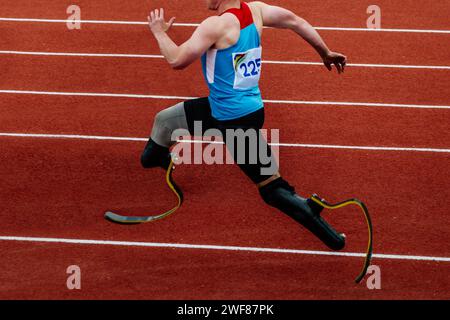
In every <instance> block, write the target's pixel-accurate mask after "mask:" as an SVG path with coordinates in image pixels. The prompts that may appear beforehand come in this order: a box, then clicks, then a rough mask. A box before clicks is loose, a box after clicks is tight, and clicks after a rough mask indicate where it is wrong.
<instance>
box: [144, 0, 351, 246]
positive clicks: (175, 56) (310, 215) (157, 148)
mask: <svg viewBox="0 0 450 320" xmlns="http://www.w3.org/2000/svg"><path fill="white" fill-rule="evenodd" d="M206 3H207V5H208V9H210V10H214V11H217V12H218V14H219V15H217V16H213V17H209V18H207V19H206V20H204V21H203V22H202V23H201V24H200V25H199V27H198V28H197V29H196V30H195V32H194V33H193V34H192V36H191V38H190V39H189V40H187V41H186V42H185V43H183V44H182V45H180V46H178V45H177V44H175V43H174V42H173V41H172V40H171V38H170V37H169V36H168V34H167V31H168V30H169V29H170V27H171V26H172V24H173V22H174V18H172V19H170V21H169V22H166V21H165V20H164V10H163V9H159V10H154V11H152V12H150V16H149V17H148V21H149V26H150V30H151V32H152V33H153V35H154V37H155V38H156V40H157V42H158V44H159V48H160V50H161V53H162V54H163V55H164V57H165V58H166V60H167V62H168V63H169V64H170V65H171V66H172V67H173V68H174V69H183V68H185V67H187V66H188V65H190V64H191V63H193V62H194V61H196V60H197V59H199V58H201V62H202V67H203V73H204V76H205V80H206V82H207V84H208V87H209V91H210V94H209V97H206V98H201V99H195V100H189V101H185V102H181V103H178V104H176V105H174V106H172V107H170V108H168V109H165V110H163V111H161V112H159V113H158V114H157V115H156V118H155V121H154V125H153V129H152V133H151V137H150V139H149V141H148V143H147V145H146V147H145V150H144V152H143V154H142V157H141V162H142V165H143V166H144V167H145V168H152V167H163V168H166V169H167V167H168V166H169V163H170V152H169V148H170V147H171V146H172V145H173V144H174V143H175V141H172V140H171V136H172V132H173V131H174V130H176V129H187V130H189V132H190V133H191V134H192V135H193V134H194V122H195V121H201V122H202V127H203V129H204V130H207V129H209V128H216V129H218V130H220V132H222V134H223V137H224V141H225V143H226V144H227V146H228V147H229V148H230V145H229V143H230V141H227V139H226V138H225V131H226V130H227V129H243V130H247V129H255V130H259V129H261V128H262V126H263V124H264V107H263V101H262V98H261V93H260V90H259V86H258V82H259V78H260V73H261V50H262V48H261V41H260V38H261V34H262V32H263V26H267V27H274V28H280V29H290V30H293V31H294V32H296V33H297V34H298V35H299V36H301V37H302V38H303V39H305V40H306V41H307V42H308V43H309V44H310V45H311V46H313V47H314V49H316V51H317V52H318V53H319V55H320V56H321V58H322V60H323V63H324V64H325V66H326V67H327V68H328V69H329V70H331V69H332V65H335V66H336V69H337V71H338V73H342V72H343V71H344V67H345V64H346V57H345V56H344V55H342V54H339V53H335V52H332V51H330V50H329V49H328V47H327V46H326V44H325V43H324V41H323V40H322V38H321V37H320V35H319V34H318V33H317V32H316V30H315V29H314V28H313V27H312V26H311V25H310V24H309V23H308V22H306V21H305V20H303V19H302V18H300V17H298V16H297V15H295V14H294V13H292V12H291V11H289V10H286V9H283V8H280V7H277V6H271V5H267V4H265V3H263V2H260V1H255V2H251V3H248V4H247V3H245V2H241V1H240V0H207V1H206ZM248 143H250V142H247V144H248ZM257 143H258V144H264V143H266V141H265V140H264V138H262V136H261V135H259V136H258V141H257ZM248 148H249V146H248V145H246V149H247V150H248ZM269 150H270V148H269ZM230 151H231V150H230ZM232 153H233V152H232ZM233 154H234V156H235V157H236V153H233ZM235 160H236V159H235ZM238 165H239V167H240V168H241V169H242V171H243V172H244V173H245V174H246V175H247V176H248V177H249V178H250V179H251V180H252V181H253V182H254V183H255V184H256V186H257V187H258V188H259V193H260V195H261V197H262V198H263V200H264V201H265V202H266V203H267V204H269V205H270V206H272V207H275V208H277V209H279V210H281V211H282V212H284V213H285V214H287V215H289V216H290V217H292V218H293V219H294V220H296V221H297V222H299V223H300V224H302V225H303V226H304V227H305V228H307V229H308V230H309V231H311V232H312V233H313V234H314V235H315V236H317V237H318V238H319V239H320V240H321V241H322V242H323V243H324V244H325V245H327V246H328V247H329V248H330V249H332V250H341V249H343V248H344V246H345V236H344V235H343V234H340V233H337V232H336V231H335V230H334V229H333V228H332V227H331V226H330V225H329V224H328V223H327V222H326V221H325V220H324V219H323V218H322V217H321V216H320V212H321V210H322V209H323V208H322V207H321V206H320V205H318V204H316V203H315V202H314V201H312V200H311V199H304V198H302V197H300V196H299V195H297V194H296V193H295V190H294V188H293V187H292V186H290V185H289V184H288V183H287V182H286V181H285V180H284V179H283V178H282V177H281V176H280V174H279V172H278V171H276V172H274V174H273V175H271V176H267V175H263V174H262V171H261V169H262V168H263V167H264V165H263V164H262V163H261V162H260V161H258V163H256V164H254V163H250V161H247V162H246V163H238Z"/></svg>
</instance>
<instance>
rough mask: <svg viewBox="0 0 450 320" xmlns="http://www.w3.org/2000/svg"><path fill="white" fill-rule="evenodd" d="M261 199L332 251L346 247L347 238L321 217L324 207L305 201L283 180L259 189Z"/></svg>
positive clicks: (277, 180)
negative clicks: (302, 227)
mask: <svg viewBox="0 0 450 320" xmlns="http://www.w3.org/2000/svg"><path fill="white" fill-rule="evenodd" d="M259 192H260V194H261V197H262V198H263V200H264V201H265V202H266V203H267V204H268V205H270V206H272V207H275V208H277V209H279V210H281V211H282V212H284V213H285V214H287V215H288V216H290V217H291V218H293V219H294V220H295V221H297V222H298V223H300V224H301V225H303V226H304V227H305V228H306V229H308V230H309V231H311V232H312V233H313V234H314V235H315V236H316V237H318V238H319V239H320V240H321V241H322V242H323V243H324V244H325V245H326V246H328V247H329V248H330V249H332V250H341V249H343V248H344V246H345V237H344V236H343V235H342V234H339V233H337V232H336V230H334V229H333V228H332V227H331V226H330V225H329V224H328V223H327V222H326V221H325V220H324V219H323V218H322V217H321V216H320V212H321V211H322V209H323V207H322V206H320V205H319V204H317V203H315V202H314V201H312V200H311V199H304V198H302V197H300V196H298V195H297V194H296V193H295V189H294V188H293V187H292V186H290V185H289V184H288V183H287V182H286V181H284V180H283V179H282V178H278V179H276V180H274V181H272V182H270V183H269V184H268V185H266V186H264V187H262V188H260V189H259Z"/></svg>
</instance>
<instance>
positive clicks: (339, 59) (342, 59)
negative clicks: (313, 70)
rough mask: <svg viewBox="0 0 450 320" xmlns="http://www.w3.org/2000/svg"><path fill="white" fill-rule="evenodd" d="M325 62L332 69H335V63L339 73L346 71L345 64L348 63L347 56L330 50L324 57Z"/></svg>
mask: <svg viewBox="0 0 450 320" xmlns="http://www.w3.org/2000/svg"><path fill="white" fill-rule="evenodd" d="M323 64H324V65H325V67H327V69H328V70H330V71H331V70H332V69H333V67H332V65H333V64H334V65H335V66H336V69H337V71H338V73H339V74H341V73H342V72H344V69H345V65H346V64H347V57H346V56H344V55H343V54H340V53H337V52H330V53H329V54H327V55H326V57H324V58H323Z"/></svg>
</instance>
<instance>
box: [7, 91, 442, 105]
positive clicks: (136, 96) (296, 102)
mask: <svg viewBox="0 0 450 320" xmlns="http://www.w3.org/2000/svg"><path fill="white" fill-rule="evenodd" d="M0 93H5V94H31V95H51V96H82V97H111V98H134V99H165V100H189V99H195V98H198V97H184V96H166V95H148V94H128V93H95V92H61V91H59V92H54V91H30V90H0ZM263 101H264V102H265V103H268V104H282V105H283V104H293V105H319V106H347V107H349V106H353V107H387V108H416V109H450V106H446V105H422V104H398V103H370V102H340V101H304V100H263Z"/></svg>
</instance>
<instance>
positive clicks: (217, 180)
mask: <svg viewBox="0 0 450 320" xmlns="http://www.w3.org/2000/svg"><path fill="white" fill-rule="evenodd" d="M167 2H168V3H167ZM277 2H279V1H273V3H277ZM280 3H281V2H280ZM282 3H283V5H284V6H287V7H289V8H291V9H293V10H295V11H296V12H298V13H299V14H301V15H302V16H303V17H305V18H306V19H308V20H310V22H311V23H312V24H313V25H314V26H317V27H322V28H324V27H325V28H327V27H332V30H321V34H322V35H323V37H324V38H325V39H326V41H327V42H328V43H329V44H330V46H331V47H332V48H333V49H334V50H337V51H343V52H344V53H346V54H347V55H348V56H349V58H350V63H351V64H352V63H353V64H356V65H357V66H349V67H348V69H347V71H346V73H345V74H344V75H343V76H338V75H337V74H335V73H333V74H331V73H329V72H327V71H326V70H325V69H324V68H322V67H320V66H316V65H309V64H306V65H295V64H294V65H292V64H286V62H293V61H296V62H307V63H311V62H318V59H317V57H316V56H315V55H314V53H313V51H312V50H311V49H310V48H309V47H308V46H307V45H305V44H304V43H303V42H302V41H301V40H297V39H296V37H295V36H294V35H292V34H289V33H288V32H286V31H284V32H283V31H278V30H270V29H268V30H265V31H264V35H263V37H264V40H263V45H264V48H265V53H264V60H266V61H276V62H277V63H266V64H264V75H263V79H262V83H261V87H262V91H263V94H264V99H265V100H268V101H269V102H268V103H266V106H267V108H266V110H267V111H266V112H267V113H266V114H267V121H266V127H267V128H280V129H281V130H280V139H281V142H282V143H286V144H289V145H288V146H282V147H281V169H282V173H283V175H284V176H285V177H286V178H287V179H288V180H289V181H291V182H292V183H293V184H295V185H296V186H297V191H298V192H299V193H301V194H303V195H310V194H312V193H319V194H320V195H321V196H323V197H325V198H326V199H327V200H329V201H331V202H332V201H339V200H342V199H345V198H349V197H352V196H358V197H359V198H361V199H363V200H364V201H365V202H366V203H367V205H368V207H369V209H370V211H371V213H372V216H373V222H374V226H375V230H376V232H375V246H374V251H375V254H377V256H375V258H374V260H373V263H374V264H376V265H378V266H380V268H381V272H382V290H378V291H370V290H368V289H367V288H366V287H365V285H364V283H362V284H361V285H355V284H354V283H353V281H352V280H353V278H354V277H355V276H356V274H357V273H358V271H359V268H360V267H361V265H362V258H361V257H352V256H345V255H326V254H327V253H328V251H327V250H326V248H324V247H323V246H322V244H321V243H320V242H318V241H317V240H316V239H314V238H313V237H312V236H310V235H309V234H307V233H306V232H304V231H303V230H302V229H301V228H299V226H298V225H296V224H295V223H293V222H292V221H291V220H289V219H288V218H287V217H285V216H284V215H281V214H278V213H277V212H275V211H274V210H271V209H270V208H268V207H267V206H266V205H265V204H264V203H263V202H262V200H260V199H259V197H258V195H257V192H256V190H255V188H254V187H253V186H252V185H251V184H250V183H249V182H248V181H247V180H245V178H244V177H243V175H242V173H241V172H240V171H239V170H238V169H237V167H234V166H206V165H204V166H195V165H185V166H180V167H178V168H177V170H176V171H175V176H176V180H177V182H178V183H179V184H180V185H181V186H182V188H183V190H184V192H185V197H186V201H185V204H184V206H183V207H182V208H181V209H180V210H179V211H178V212H177V213H176V214H174V215H173V216H171V217H170V218H168V219H166V220H163V221H159V222H157V223H155V224H147V225H142V226H132V227H123V226H117V225H113V224H110V223H107V222H106V221H104V220H103V212H104V211H105V209H111V208H112V209H121V210H123V211H124V212H130V213H136V214H138V213H141V212H143V211H144V212H147V211H149V212H153V211H154V212H159V211H161V210H164V209H166V208H167V206H169V205H171V204H172V202H173V201H174V199H173V197H172V195H171V194H170V192H169V191H168V190H167V189H166V188H165V186H164V185H162V184H161V181H162V179H163V172H157V171H144V170H143V169H141V168H140V167H139V154H140V151H141V150H142V148H143V145H144V143H145V142H144V140H145V138H146V137H147V136H148V134H149V131H150V127H151V123H152V119H153V117H154V115H155V114H156V112H157V111H158V110H160V109H162V108H163V107H166V106H168V105H171V104H173V103H175V102H177V101H179V99H178V98H177V97H198V96H202V95H205V94H206V92H207V91H206V88H205V85H204V84H203V82H202V78H201V74H200V70H199V64H194V65H193V66H191V67H189V68H188V69H187V70H185V71H183V72H174V71H172V70H170V68H169V67H168V66H167V65H166V63H165V62H164V61H163V60H162V59H160V58H158V57H130V56H128V57H117V56H116V57H108V56H96V57H94V56H88V55H83V54H81V55H79V56H70V55H67V53H85V54H86V53H90V54H100V55H105V54H116V55H117V54H128V55H130V54H133V55H159V52H158V48H157V46H156V43H155V42H154V41H153V39H152V37H151V35H150V33H149V31H148V30H147V28H146V26H145V25H142V24H130V23H125V24H123V23H122V24H117V23H114V21H125V22H126V21H141V22H143V21H145V19H146V15H147V11H148V9H149V8H153V7H159V6H162V5H164V7H165V8H166V12H168V14H176V16H177V22H178V23H190V24H195V23H198V22H199V21H201V19H202V18H203V17H205V16H206V15H207V14H208V12H206V11H205V10H204V9H203V7H202V4H203V1H198V3H196V2H194V3H193V2H192V1H189V2H188V1H185V0H178V1H175V0H171V1H133V3H132V4H129V3H127V4H126V5H125V4H123V1H119V0H108V1H106V0H101V1H87V0H79V1H77V4H78V5H79V6H80V7H81V8H82V20H101V21H110V23H108V24H99V23H89V24H83V25H82V29H81V30H76V31H69V30H67V28H66V26H65V24H64V23H61V22H59V23H58V22H43V21H11V19H10V18H22V19H32V18H34V19H57V20H58V19H59V20H64V19H65V18H66V17H67V15H66V14H65V11H66V8H67V6H68V5H70V4H72V2H68V1H63V0H60V1H25V0H18V1H9V0H5V1H2V3H1V4H0V13H1V14H0V32H1V35H2V36H1V37H0V70H2V81H1V82H0V148H1V153H0V160H1V163H2V166H1V167H0V176H1V177H2V180H1V189H0V196H1V199H2V205H3V207H2V209H3V213H2V215H1V221H2V223H1V228H0V254H1V255H2V259H1V260H0V268H1V271H2V272H1V273H0V298H2V299H17V298H25V299H40V298H44V299H59V298H63V299H67V298H70V299H79V298H88V299H99V298H101V299H130V298H132V299H212V298H213V299H348V298H353V299H419V298H426V299H442V298H446V299H448V298H450V293H449V292H450V290H449V288H450V280H449V279H450V269H449V267H450V246H449V243H450V233H449V232H448V229H449V228H448V225H449V222H450V221H449V217H448V209H447V208H448V207H449V205H450V203H449V200H448V199H449V197H450V192H449V160H450V143H449V141H450V130H449V123H450V116H449V113H450V110H449V109H450V100H449V97H450V89H449V88H450V83H449V79H450V70H449V67H450V56H449V55H448V50H449V45H450V34H449V32H448V30H449V29H450V26H449V25H448V17H447V14H446V13H447V12H448V10H449V9H450V7H449V6H450V4H449V3H448V1H422V3H421V4H419V3H418V2H417V1H413V0H408V1H401V2H400V1H387V0H379V1H377V4H378V5H379V6H380V7H381V8H382V15H383V20H382V28H385V29H397V31H395V30H394V31H389V32H388V31H386V32H374V31H361V30H359V31H345V30H340V29H336V28H365V20H366V18H367V14H366V13H365V12H366V8H367V6H368V5H370V4H372V3H369V1H365V0H363V1H347V2H345V3H344V4H342V3H337V2H335V1H322V2H321V3H320V5H319V4H318V3H317V1H312V0H307V1H302V4H301V5H300V4H299V3H298V2H297V1H292V0H291V1H283V2H282ZM181 6H182V8H183V9H182V10H180V9H179V8H180V7H181ZM1 18H9V20H8V19H3V20H2V19H1ZM408 30H409V31H408ZM413 30H422V31H421V32H416V31H413ZM436 30H438V31H439V32H433V31H436ZM192 31H193V28H192V27H190V26H183V25H181V26H177V27H175V28H174V30H173V31H172V34H173V35H174V38H175V39H176V40H177V41H178V42H180V41H183V40H185V39H187V37H188V36H189V34H190V33H191V32H192ZM445 31H447V32H445ZM12 51H14V52H12ZM38 53H39V54H38ZM51 53H53V54H52V55H51ZM56 53H58V54H60V55H58V56H56V55H55V54H56ZM368 64H370V65H375V66H371V67H370V66H367V65H368ZM358 65H359V66H358ZM386 65H389V67H386ZM431 67H434V68H431ZM49 93H52V94H51V95H50V94H49ZM74 93H76V94H74ZM92 94H97V95H94V96H92ZM117 94H119V95H120V96H117ZM136 95H138V96H136ZM155 96H159V97H155ZM99 137H101V139H99ZM118 138H121V139H118ZM343 146H344V147H346V148H342V147H343ZM357 147H369V148H366V149H361V148H359V149H358V148H357ZM405 148H408V149H405ZM329 220H330V222H331V223H333V224H335V225H336V227H337V228H338V229H339V230H342V231H343V232H345V233H346V234H347V237H348V246H347V248H346V250H345V252H346V253H362V252H363V251H364V248H365V242H366V231H365V225H364V222H363V218H362V217H361V215H360V212H359V211H358V209H355V208H349V209H348V210H341V211H340V212H339V211H338V212H336V213H334V212H333V214H332V215H331V216H329ZM10 237H13V238H10ZM49 239H50V240H49ZM51 239H57V240H51ZM67 239H72V240H67ZM73 239H78V240H80V241H81V243H80V241H74V240H73ZM86 240H94V241H90V242H88V243H85V242H86ZM101 240H105V241H115V242H112V243H103V242H101ZM50 241H51V242H50ZM83 241H84V242H83ZM137 242H138V243H137ZM163 244H165V245H163ZM177 244H188V245H193V247H190V248H180V247H179V246H177ZM202 245H216V246H219V247H218V248H216V249H214V250H212V249H211V248H209V247H207V248H201V247H200V246H202ZM242 247H245V248H244V249H243V248H242ZM249 248H253V249H249ZM261 248H272V249H277V248H278V249H283V250H281V251H280V252H264V251H263V250H262V249H261ZM238 249H240V250H238ZM284 249H292V250H294V251H285V250H284ZM295 250H297V251H295ZM298 250H308V252H304V251H298ZM309 251H312V252H309ZM383 254H385V255H386V254H387V255H391V256H383ZM69 265H79V266H80V267H81V270H82V290H80V291H69V290H67V288H66V278H67V274H66V273H65V271H66V268H67V267H68V266H69Z"/></svg>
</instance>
